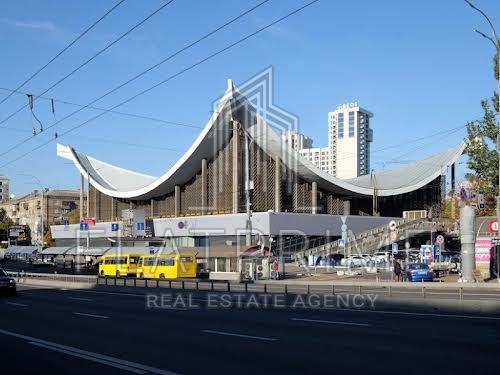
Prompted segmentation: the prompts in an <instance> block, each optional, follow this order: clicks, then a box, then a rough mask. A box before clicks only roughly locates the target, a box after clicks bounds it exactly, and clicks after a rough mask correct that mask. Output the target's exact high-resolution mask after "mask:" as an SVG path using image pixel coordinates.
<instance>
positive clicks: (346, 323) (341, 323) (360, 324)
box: [291, 318, 371, 327]
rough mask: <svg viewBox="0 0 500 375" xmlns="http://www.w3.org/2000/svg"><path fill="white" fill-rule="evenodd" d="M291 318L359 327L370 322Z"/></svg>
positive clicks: (300, 320) (368, 325) (366, 325)
mask: <svg viewBox="0 0 500 375" xmlns="http://www.w3.org/2000/svg"><path fill="white" fill-rule="evenodd" d="M291 320H295V321H299V322H311V323H327V324H340V325H346V326H360V327H370V326H371V324H368V323H351V322H340V321H335V320H319V319H302V318H291Z"/></svg>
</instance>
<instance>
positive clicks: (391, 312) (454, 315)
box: [331, 309, 500, 320]
mask: <svg viewBox="0 0 500 375" xmlns="http://www.w3.org/2000/svg"><path fill="white" fill-rule="evenodd" d="M331 310H333V311H356V312H364V313H377V314H388V315H410V316H432V317H437V318H457V319H482V320H500V317H496V316H484V315H456V314H436V313H418V312H408V311H387V310H361V309H331Z"/></svg>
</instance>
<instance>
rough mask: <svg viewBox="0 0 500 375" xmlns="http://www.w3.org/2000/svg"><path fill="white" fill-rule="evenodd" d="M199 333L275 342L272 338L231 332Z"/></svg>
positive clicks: (206, 331) (207, 331)
mask: <svg viewBox="0 0 500 375" xmlns="http://www.w3.org/2000/svg"><path fill="white" fill-rule="evenodd" d="M201 332H205V333H212V334H214V335H222V336H234V337H243V338H245V339H253V340H261V341H277V339H274V338H271V337H262V336H250V335H242V334H239V333H231V332H223V331H212V330H210V329H203V330H202V331H201Z"/></svg>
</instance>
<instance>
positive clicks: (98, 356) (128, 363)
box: [0, 329, 179, 375]
mask: <svg viewBox="0 0 500 375" xmlns="http://www.w3.org/2000/svg"><path fill="white" fill-rule="evenodd" d="M0 334H3V335H7V336H12V337H17V338H19V339H23V340H26V341H28V342H30V343H31V342H33V343H37V344H41V345H45V346H48V347H50V348H57V349H61V350H65V351H68V352H71V353H72V354H73V353H76V354H80V355H82V356H88V357H92V358H93V359H100V360H103V361H108V362H112V363H114V364H118V365H123V366H126V367H130V368H133V369H136V370H143V371H145V372H150V373H153V374H158V375H179V374H178V373H175V372H172V371H167V370H162V369H159V368H156V367H151V366H146V365H142V364H140V363H136V362H131V361H127V360H124V359H119V358H116V357H111V356H108V355H104V354H99V353H94V352H89V351H86V350H82V349H78V348H75V347H72V346H66V345H61V344H57V343H55V342H52V341H47V340H42V339H38V338H36V337H30V336H26V335H21V334H19V333H15V332H10V331H6V330H4V329H0Z"/></svg>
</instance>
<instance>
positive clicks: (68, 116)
mask: <svg viewBox="0 0 500 375" xmlns="http://www.w3.org/2000/svg"><path fill="white" fill-rule="evenodd" d="M267 2H269V0H264V1H262V2H260V3H258V4H257V5H255V6H253V7H251V8H250V9H248V10H246V11H245V12H243V13H241V14H239V15H238V16H236V17H234V18H232V19H231V20H229V21H227V22H225V23H224V24H222V25H221V26H219V27H217V28H215V29H214V30H212V31H210V32H208V33H207V34H205V35H203V36H202V37H200V38H198V39H197V40H195V41H194V42H191V43H189V44H187V45H186V46H184V47H182V48H181V49H179V50H177V51H176V52H174V53H172V54H171V55H169V56H167V57H166V58H164V59H163V60H161V61H160V62H158V63H156V64H154V65H152V66H150V67H149V68H147V69H146V70H144V71H142V72H141V73H139V74H136V75H135V76H133V77H132V78H130V79H128V80H127V81H125V82H123V83H121V84H120V85H118V86H116V87H114V88H113V89H111V90H109V91H108V92H106V93H104V94H103V95H101V96H99V97H98V98H96V99H94V100H92V101H91V102H90V103H88V104H86V105H84V106H81V108H79V109H77V110H76V111H73V112H72V113H70V114H69V115H67V116H65V117H63V118H62V119H60V120H58V121H56V122H55V123H53V124H52V125H50V126H48V127H47V128H46V129H50V128H52V127H54V126H56V125H57V124H59V123H61V122H63V121H65V120H67V119H68V118H70V117H72V116H74V115H76V114H77V113H79V112H81V111H83V110H84V109H86V108H93V109H98V108H96V107H91V106H92V105H93V104H95V103H97V102H98V101H100V100H102V99H104V98H105V97H107V96H108V95H111V94H112V93H114V92H116V91H118V90H119V89H121V88H122V87H124V86H126V85H128V84H129V83H131V82H133V81H135V80H137V79H138V78H139V77H142V76H143V75H145V74H147V73H149V72H150V71H152V70H153V69H155V68H157V67H158V66H160V65H162V64H164V63H166V62H167V61H169V60H171V59H172V58H174V57H175V56H178V55H179V54H181V53H182V52H185V51H186V50H188V49H189V48H192V47H194V46H195V45H197V44H198V43H200V42H202V41H203V40H205V39H207V38H208V37H210V36H212V35H213V34H215V33H217V32H219V31H220V30H222V29H224V28H226V27H228V26H229V25H231V24H232V23H234V22H236V21H237V20H239V19H240V18H242V17H244V16H246V15H247V14H249V13H251V12H253V11H254V10H255V9H257V8H259V7H261V6H262V5H264V4H265V3H267ZM42 95H43V94H42ZM42 95H40V96H39V98H42V97H43V96H42ZM98 110H100V111H103V114H104V113H107V112H115V111H113V110H112V109H111V110H110V109H102V108H99V109H98ZM135 117H137V116H135ZM59 135H60V134H58V136H59ZM35 136H36V134H33V136H31V137H28V138H26V139H24V140H22V141H20V142H19V143H17V144H15V145H13V146H11V147H10V148H8V149H7V150H5V151H4V152H2V153H1V154H0V156H3V155H5V154H7V153H8V152H10V151H12V150H14V149H16V148H17V147H19V146H21V145H22V144H23V143H25V142H27V141H29V140H30V139H32V138H33V137H35Z"/></svg>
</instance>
